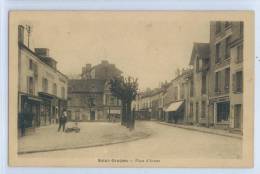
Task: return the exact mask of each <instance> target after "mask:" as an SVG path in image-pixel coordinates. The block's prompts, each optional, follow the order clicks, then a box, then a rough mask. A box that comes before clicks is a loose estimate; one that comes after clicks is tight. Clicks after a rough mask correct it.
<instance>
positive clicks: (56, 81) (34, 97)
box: [18, 25, 68, 128]
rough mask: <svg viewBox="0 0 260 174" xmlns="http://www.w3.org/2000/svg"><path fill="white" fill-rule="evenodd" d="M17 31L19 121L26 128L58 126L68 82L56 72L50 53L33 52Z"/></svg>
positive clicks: (21, 32) (36, 50)
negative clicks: (53, 124)
mask: <svg viewBox="0 0 260 174" xmlns="http://www.w3.org/2000/svg"><path fill="white" fill-rule="evenodd" d="M23 38H24V27H23V26H22V25H20V26H19V27H18V72H19V74H18V115H19V116H18V121H19V124H18V125H20V123H21V122H23V123H25V127H26V128H34V127H38V126H42V125H48V124H52V123H56V121H57V120H58V117H59V116H60V114H61V113H62V111H63V110H64V109H66V104H67V85H68V79H67V77H66V76H65V75H64V74H62V73H61V72H60V71H58V70H57V68H56V64H57V62H56V61H55V60H54V59H53V58H51V57H50V56H49V49H47V48H35V50H34V51H33V50H31V49H30V48H28V46H26V45H25V44H24V39H23Z"/></svg>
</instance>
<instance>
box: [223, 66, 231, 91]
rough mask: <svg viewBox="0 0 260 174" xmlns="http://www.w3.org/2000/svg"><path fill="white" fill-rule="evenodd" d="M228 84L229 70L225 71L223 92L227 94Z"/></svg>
mask: <svg viewBox="0 0 260 174" xmlns="http://www.w3.org/2000/svg"><path fill="white" fill-rule="evenodd" d="M229 84H230V68H226V69H225V86H224V90H225V92H229Z"/></svg>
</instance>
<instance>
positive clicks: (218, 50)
mask: <svg viewBox="0 0 260 174" xmlns="http://www.w3.org/2000/svg"><path fill="white" fill-rule="evenodd" d="M220 46H221V45H220V43H218V44H217V45H216V60H215V63H219V62H220V60H221V57H220V55H221V54H220V51H221V50H220Z"/></svg>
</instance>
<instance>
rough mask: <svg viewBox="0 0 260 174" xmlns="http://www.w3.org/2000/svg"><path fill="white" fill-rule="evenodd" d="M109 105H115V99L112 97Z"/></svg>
mask: <svg viewBox="0 0 260 174" xmlns="http://www.w3.org/2000/svg"><path fill="white" fill-rule="evenodd" d="M110 105H111V106H115V105H116V98H115V97H114V96H110Z"/></svg>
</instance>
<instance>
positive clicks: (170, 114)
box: [163, 69, 192, 123]
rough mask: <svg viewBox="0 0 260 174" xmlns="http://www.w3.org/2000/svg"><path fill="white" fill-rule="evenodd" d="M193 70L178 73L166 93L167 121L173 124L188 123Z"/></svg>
mask: <svg viewBox="0 0 260 174" xmlns="http://www.w3.org/2000/svg"><path fill="white" fill-rule="evenodd" d="M191 73H192V71H191V69H183V70H182V71H178V72H177V74H176V77H175V78H174V79H173V80H172V81H171V82H170V84H169V87H168V88H167V90H166V92H165V93H164V103H163V104H164V109H163V110H164V112H165V121H166V122H173V123H186V121H187V120H188V111H187V108H188V107H187V105H188V102H187V101H186V100H187V98H188V95H189V79H190V76H191Z"/></svg>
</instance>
